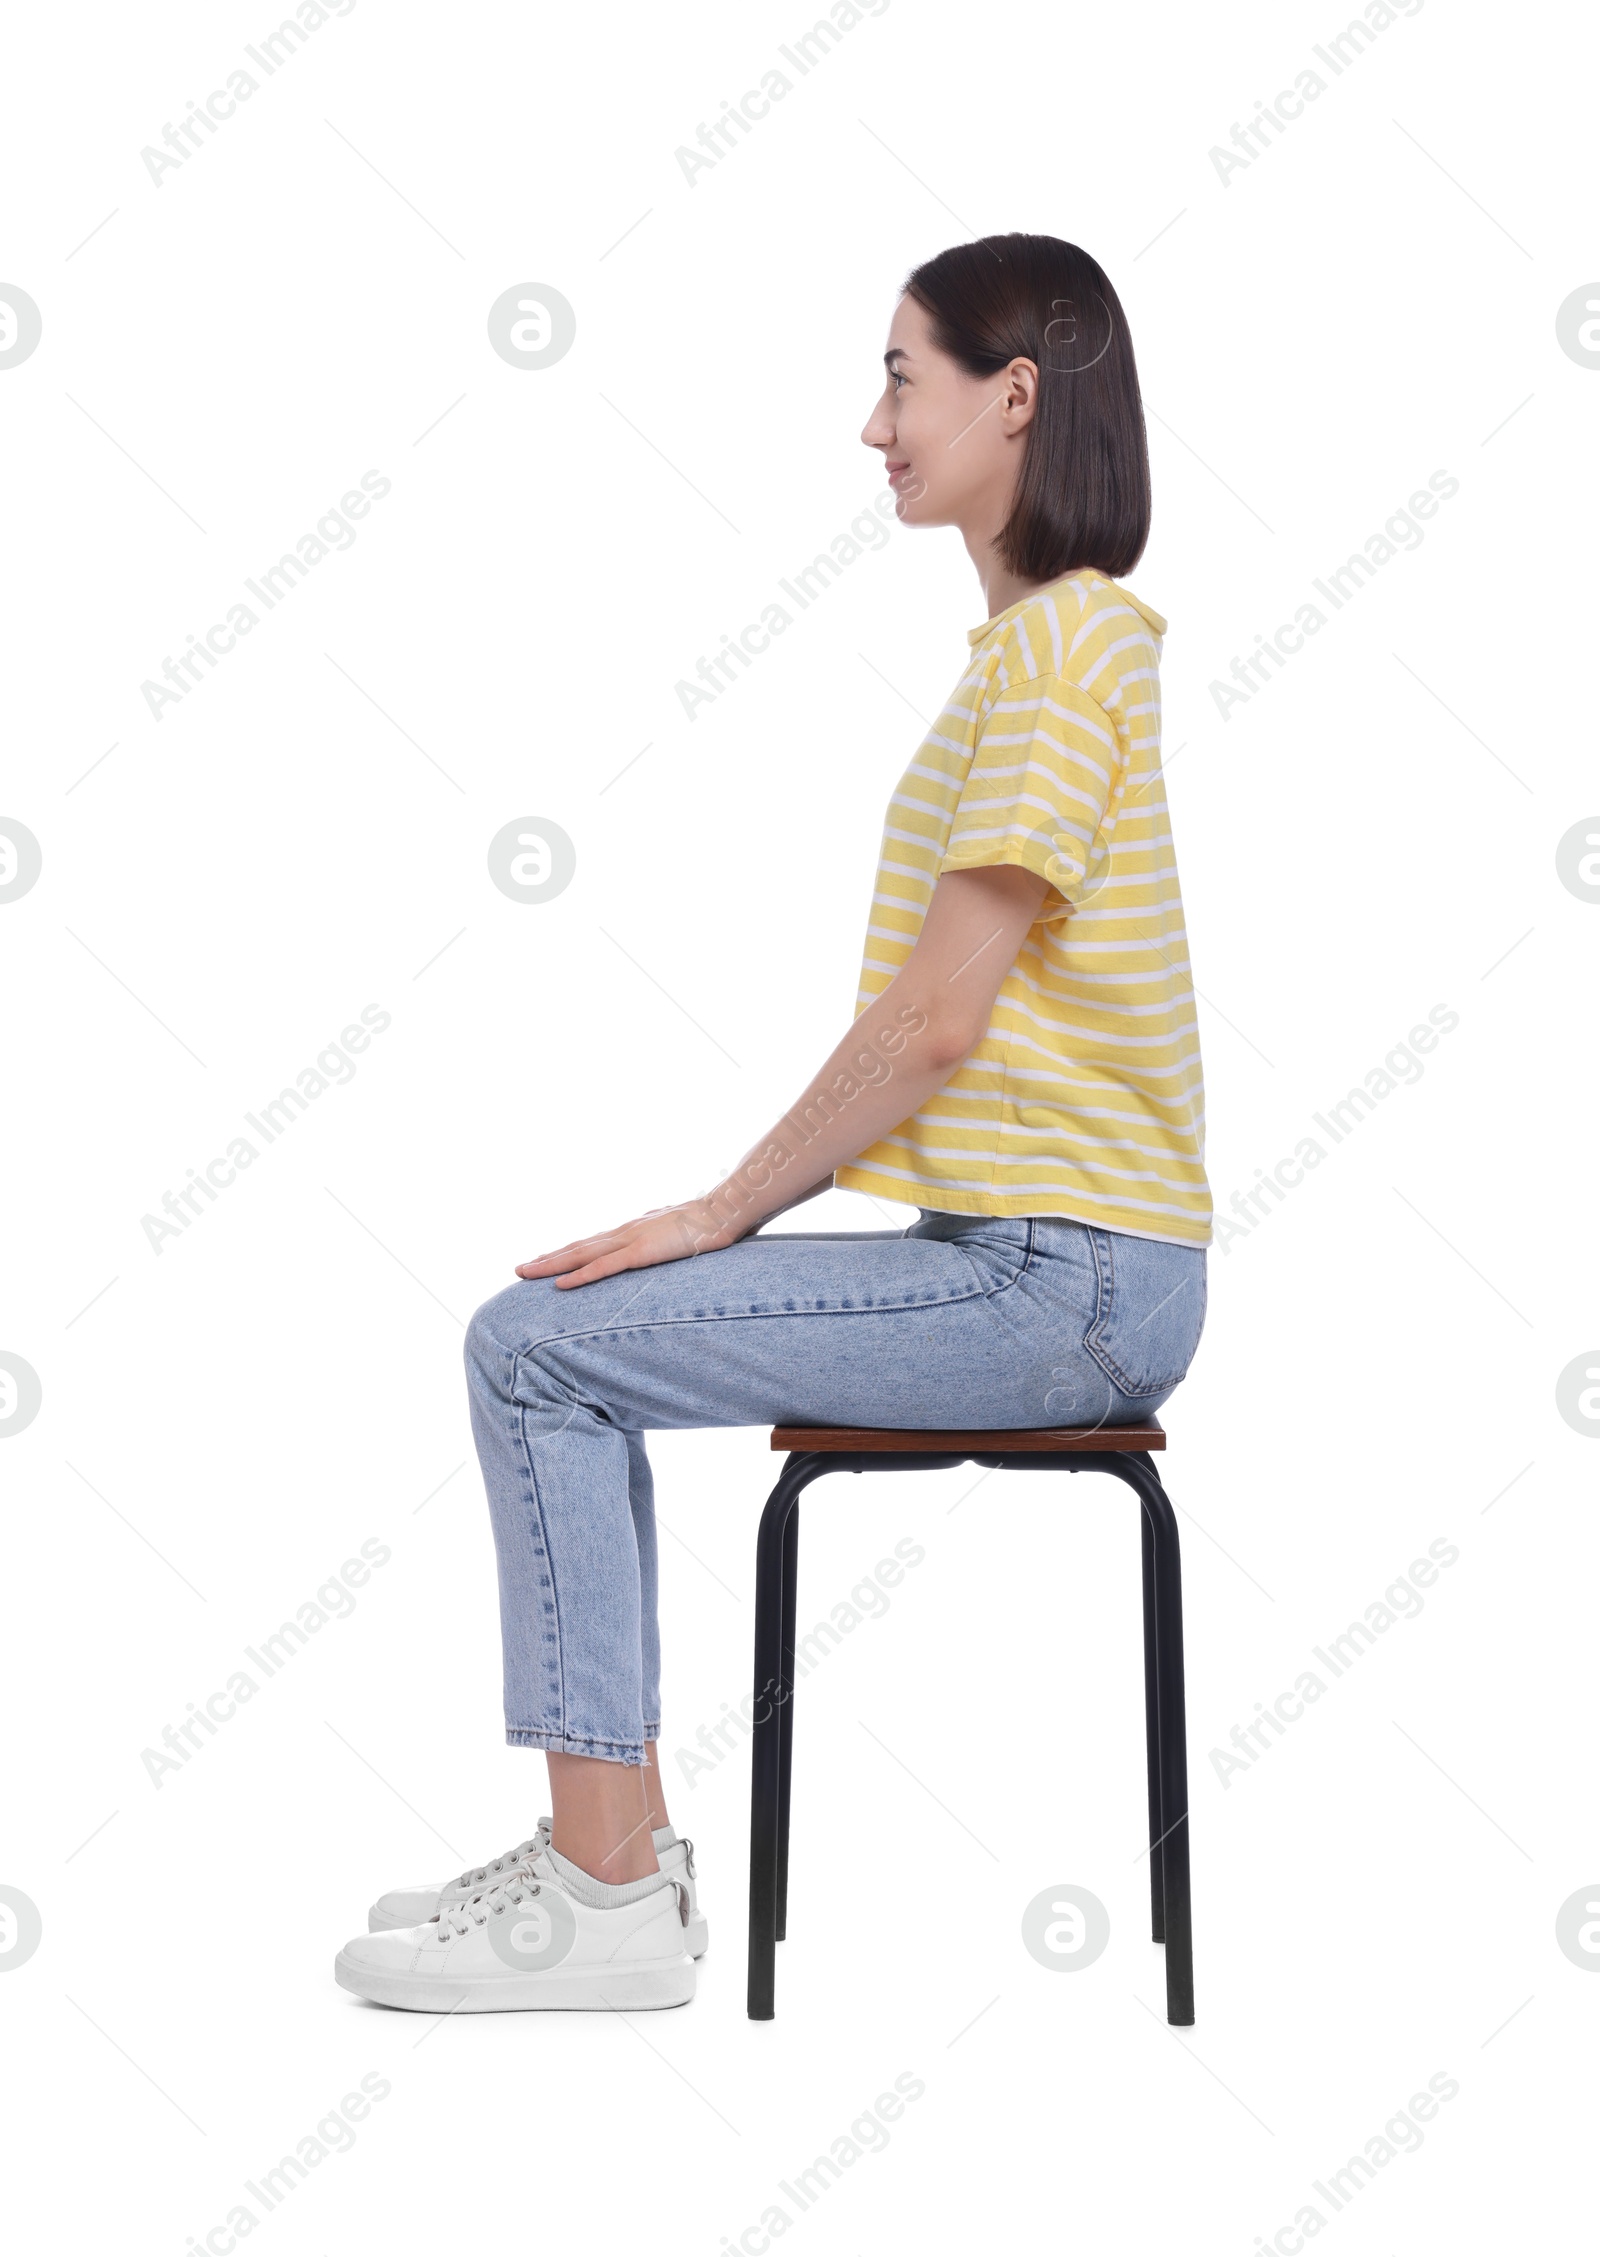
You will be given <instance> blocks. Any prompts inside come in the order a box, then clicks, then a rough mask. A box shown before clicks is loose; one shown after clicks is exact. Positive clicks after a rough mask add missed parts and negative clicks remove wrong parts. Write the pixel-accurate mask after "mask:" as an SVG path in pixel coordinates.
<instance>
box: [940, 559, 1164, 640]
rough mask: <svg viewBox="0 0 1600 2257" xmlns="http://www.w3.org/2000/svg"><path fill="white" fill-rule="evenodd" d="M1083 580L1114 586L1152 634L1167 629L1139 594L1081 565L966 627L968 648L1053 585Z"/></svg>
mask: <svg viewBox="0 0 1600 2257" xmlns="http://www.w3.org/2000/svg"><path fill="white" fill-rule="evenodd" d="M1080 579H1081V580H1086V581H1088V582H1089V584H1090V585H1091V586H1093V585H1094V583H1095V582H1096V581H1101V582H1103V583H1104V584H1105V586H1106V587H1108V588H1110V587H1115V588H1116V591H1117V593H1118V595H1119V596H1121V598H1122V600H1123V602H1124V603H1128V604H1131V605H1132V606H1133V609H1134V610H1135V611H1136V612H1137V613H1138V614H1139V617H1140V618H1141V619H1142V620H1143V621H1144V623H1145V625H1146V626H1147V627H1148V628H1149V629H1150V631H1151V633H1152V634H1155V635H1165V633H1166V631H1167V623H1166V621H1165V620H1164V619H1163V618H1162V616H1161V614H1160V612H1159V611H1152V610H1151V609H1150V606H1149V605H1148V604H1146V603H1141V602H1140V601H1139V599H1138V597H1137V596H1136V595H1134V594H1132V593H1131V592H1130V590H1128V589H1127V588H1124V587H1123V586H1122V585H1121V584H1120V583H1119V582H1117V581H1113V580H1112V579H1111V578H1110V577H1109V576H1108V575H1107V574H1106V573H1104V572H1101V571H1099V570H1097V569H1096V567H1095V566H1093V565H1080V566H1078V568H1077V569H1076V571H1073V572H1063V573H1062V574H1061V576H1060V578H1059V579H1056V580H1047V581H1046V582H1045V584H1044V586H1043V587H1042V588H1035V589H1034V591H1033V595H1031V596H1019V597H1018V598H1017V600H1016V602H1015V603H1012V604H1007V606H1006V608H1005V610H1004V611H997V612H996V613H995V615H994V617H993V618H992V619H986V620H985V621H984V623H983V625H982V626H981V627H969V628H968V629H967V644H968V647H969V649H972V650H976V649H977V647H978V645H979V643H981V642H984V641H985V640H987V638H988V637H989V636H990V635H992V634H993V633H994V631H995V629H996V628H997V627H1003V626H1004V625H1005V623H1006V621H1007V620H1008V619H1014V618H1015V617H1016V615H1017V613H1018V612H1019V611H1021V610H1022V608H1023V606H1024V605H1025V604H1030V603H1032V602H1033V601H1034V598H1035V597H1037V596H1042V595H1048V594H1049V592H1050V590H1051V589H1052V588H1059V587H1062V586H1064V585H1065V583H1066V582H1067V581H1068V580H1080Z"/></svg>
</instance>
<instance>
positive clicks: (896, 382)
mask: <svg viewBox="0 0 1600 2257" xmlns="http://www.w3.org/2000/svg"><path fill="white" fill-rule="evenodd" d="M889 381H890V383H891V384H892V385H893V386H894V388H895V390H896V391H897V392H898V391H899V389H900V387H901V385H902V384H903V383H904V382H905V378H904V377H903V376H902V375H901V373H900V371H899V369H897V368H896V369H891V370H890V372H889Z"/></svg>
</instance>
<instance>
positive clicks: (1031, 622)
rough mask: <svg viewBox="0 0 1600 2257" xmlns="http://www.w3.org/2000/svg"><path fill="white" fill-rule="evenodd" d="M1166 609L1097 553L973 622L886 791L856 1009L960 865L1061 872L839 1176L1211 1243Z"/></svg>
mask: <svg viewBox="0 0 1600 2257" xmlns="http://www.w3.org/2000/svg"><path fill="white" fill-rule="evenodd" d="M1166 631H1167V623H1166V621H1165V620H1164V619H1163V618H1162V617H1161V616H1160V614H1159V613H1157V612H1154V611H1151V610H1150V609H1149V608H1148V606H1146V605H1145V604H1142V603H1140V602H1139V600H1138V598H1137V597H1135V596H1131V595H1129V593H1128V591H1127V590H1126V589H1125V588H1121V587H1118V586H1117V584H1116V582H1115V581H1113V580H1110V579H1108V578H1107V577H1106V575H1105V574H1104V573H1103V572H1099V571H1095V570H1092V569H1083V570H1080V571H1077V572H1069V573H1067V574H1066V575H1065V577H1064V578H1062V579H1059V580H1052V581H1051V582H1050V583H1049V585H1048V586H1047V587H1044V588H1041V589H1038V590H1037V591H1036V592H1035V593H1034V594H1033V595H1031V596H1025V597H1023V599H1022V600H1021V602H1019V603H1014V604H1012V605H1011V606H1010V607H1009V609H1007V610H1005V611H1002V612H999V613H997V614H996V616H995V617H994V618H993V619H988V620H985V622H984V624H983V625H982V626H981V627H974V628H972V629H971V630H970V632H969V633H968V637H967V640H968V643H969V645H970V646H971V653H972V655H971V660H970V662H969V664H968V666H967V670H966V672H965V673H964V674H963V675H962V677H961V679H960V681H959V682H958V683H957V684H956V686H955V689H954V690H953V691H952V693H951V696H950V699H949V702H948V703H947V704H946V706H945V709H944V711H943V712H942V713H941V714H940V716H939V718H938V720H937V721H936V722H935V723H934V725H933V727H932V728H931V729H930V730H929V732H928V734H927V736H926V737H925V738H924V739H923V742H922V744H921V745H920V747H919V748H918V750H917V753H916V755H915V757H914V758H913V760H912V762H911V765H910V767H909V768H908V769H907V770H906V772H905V775H904V776H903V777H902V778H901V780H900V783H899V785H898V787H897V788H896V791H895V794H894V797H893V798H892V799H891V800H890V802H889V809H888V815H887V818H886V821H885V824H884V833H883V845H882V849H881V852H880V855H879V860H878V875H877V881H876V884H875V887H874V891H873V901H872V914H871V918H870V920H869V922H868V926H867V942H866V952H865V955H864V958H863V961H862V968H861V989H860V995H859V998H858V1002H857V1006H856V1008H857V1012H858V1014H859V1013H860V1012H861V1011H862V1010H864V1009H865V1008H866V1006H867V1004H868V1003H869V1002H870V1001H871V1000H872V998H873V997H874V996H876V995H879V994H881V993H882V991H883V990H884V988H886V987H887V986H888V984H889V982H890V980H891V979H892V978H893V977H894V975H895V973H896V972H898V971H899V969H900V968H901V966H902V965H903V964H904V963H905V961H906V959H907V957H908V956H909V955H910V953H911V946H912V943H913V942H914V941H915V939H916V937H917V934H918V933H919V932H920V930H921V928H922V919H923V915H924V913H925V911H926V909H927V905H928V899H929V896H930V895H931V893H932V891H933V886H934V881H935V879H937V878H938V877H940V876H942V875H943V873H944V872H945V871H946V870H971V869H977V868H981V867H983V866H985V865H987V864H991V863H1015V864H1018V865H1020V866H1021V867H1022V868H1024V869H1027V870H1032V871H1034V872H1035V873H1036V874H1037V875H1038V876H1040V877H1042V878H1046V879H1048V880H1049V881H1050V885H1051V891H1050V892H1049V893H1047V894H1046V895H1045V898H1044V902H1043V904H1042V906H1041V908H1040V911H1039V915H1038V917H1037V919H1036V920H1035V922H1034V924H1033V925H1032V926H1031V927H1030V929H1029V932H1028V935H1027V938H1026V939H1025V940H1024V942H1023V944H1022V948H1021V950H1020V952H1019V954H1018V956H1017V960H1016V962H1015V964H1014V965H1013V966H1012V968H1011V970H1010V971H1009V972H1008V973H1007V975H1006V978H1005V980H1004V982H1003V983H1002V985H1001V988H1000V992H999V994H998V996H997V997H996V999H995V1005H994V1010H993V1013H992V1015H991V1017H990V1020H989V1025H988V1029H987V1031H986V1033H985V1034H984V1037H983V1039H982V1041H981V1042H980V1043H979V1044H978V1045H977V1047H976V1049H974V1050H973V1051H972V1052H971V1054H970V1055H969V1056H968V1057H967V1058H966V1060H965V1061H964V1062H963V1064H962V1065H961V1066H959V1067H958V1068H957V1070H956V1072H955V1073H954V1074H953V1075H952V1076H951V1078H950V1079H949V1081H948V1082H946V1083H945V1085H944V1087H943V1088H942V1089H939V1090H937V1091H935V1093H934V1095H933V1096H932V1097H930V1098H929V1099H928V1100H927V1102H926V1103H925V1104H924V1105H923V1106H922V1108H921V1110H920V1111H919V1112H917V1113H915V1114H914V1115H912V1117H911V1118H910V1119H909V1120H905V1121H902V1122H901V1123H900V1125H899V1126H898V1128H896V1129H894V1130H892V1131H891V1132H890V1133H889V1134H888V1135H887V1136H885V1137H883V1138H881V1139H880V1140H879V1142H877V1143H876V1144H873V1145H871V1146H869V1147H868V1149H867V1150H866V1151H865V1152H861V1153H858V1154H857V1156H856V1157H855V1159H853V1160H852V1161H850V1162H848V1163H847V1164H846V1165H845V1166H843V1167H841V1168H838V1169H836V1170H835V1173H834V1181H835V1182H836V1183H837V1184H839V1185H840V1186H841V1187H842V1188H843V1189H844V1190H847V1191H867V1192H873V1193H876V1194H877V1195H878V1196H879V1197H880V1198H885V1199H902V1200H907V1201H909V1202H911V1203H912V1204H913V1205H915V1206H919V1207H934V1208H940V1209H943V1210H946V1211H949V1212H953V1213H956V1214H963V1215H1067V1216H1071V1217H1074V1218H1075V1219H1076V1220H1078V1221H1080V1222H1085V1223H1094V1224H1098V1225H1099V1226H1100V1227H1101V1228H1103V1229H1106V1230H1120V1231H1127V1232H1130V1233H1132V1234H1133V1235H1134V1236H1136V1237H1140V1238H1164V1239H1170V1240H1173V1241H1175V1242H1176V1243H1177V1244H1179V1245H1184V1246H1204V1245H1207V1244H1209V1242H1210V1239H1211V1194H1210V1191H1209V1188H1208V1186H1207V1183H1206V1174H1205V1165H1204V1151H1205V1097H1204V1091H1203V1087H1202V1083H1201V1075H1200V1045H1199V1040H1198V1035H1197V1031H1196V1026H1195V1008H1194V990H1193V988H1192V986H1191V985H1190V980H1189V951H1188V944H1187V942H1186V940H1185V937H1184V929H1183V905H1182V902H1181V901H1180V899H1179V897H1178V871H1177V864H1176V862H1175V861H1174V858H1173V850H1172V832H1171V825H1170V823H1169V820H1168V815H1167V802H1166V792H1165V787H1164V783H1163V779H1162V773H1161V692H1160V687H1159V682H1158V675H1157V668H1158V664H1159V660H1160V656H1161V642H1162V638H1163V636H1164V635H1165V634H1166Z"/></svg>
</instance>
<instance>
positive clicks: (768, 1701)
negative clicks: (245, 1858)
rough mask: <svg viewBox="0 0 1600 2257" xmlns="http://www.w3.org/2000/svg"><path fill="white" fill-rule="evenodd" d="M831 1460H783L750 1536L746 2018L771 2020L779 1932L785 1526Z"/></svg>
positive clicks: (809, 1456) (788, 1671) (787, 1670)
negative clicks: (752, 1622) (752, 1640)
mask: <svg viewBox="0 0 1600 2257" xmlns="http://www.w3.org/2000/svg"><path fill="white" fill-rule="evenodd" d="M830 1470H831V1468H830V1461H829V1460H828V1459H827V1458H826V1457H824V1456H822V1455H820V1454H819V1453H816V1452H812V1451H796V1452H795V1453H794V1454H793V1455H791V1456H790V1457H788V1458H786V1459H785V1460H784V1466H783V1471H782V1473H781V1474H780V1475H779V1476H778V1481H777V1486H776V1487H775V1488H774V1490H773V1492H772V1494H771V1496H770V1497H769V1498H768V1499H767V1503H766V1509H765V1511H764V1512H763V1513H762V1515H761V1529H760V1533H759V1535H758V1536H757V1538H756V1651H755V1696H754V1700H753V1702H752V1715H751V1719H750V1726H751V1748H750V1947H749V1948H750V1958H749V1977H748V1991H747V2001H746V2003H747V2010H748V2012H749V2016H750V2019H751V2020H752V2021H753V2022H770V2021H771V2020H772V2013H773V1992H774V1983H775V1976H776V1964H775V1962H776V1958H777V1942H778V1935H779V1926H778V1903H779V1894H778V1891H779V1878H778V1876H779V1871H780V1868H781V1865H782V1862H783V1815H782V1813H783V1787H782V1780H783V1730H784V1727H783V1714H784V1710H785V1709H786V1707H787V1706H788V1690H789V1680H790V1678H791V1677H792V1675H793V1667H794V1663H793V1653H794V1632H793V1626H792V1623H791V1624H790V1625H788V1628H787V1638H788V1647H789V1658H788V1660H787V1662H786V1661H785V1654H784V1646H785V1636H786V1624H785V1613H784V1603H783V1586H784V1555H785V1551H786V1549H787V1529H788V1524H789V1520H790V1516H791V1515H792V1513H793V1511H794V1508H795V1503H796V1500H797V1499H798V1498H799V1495H800V1492H801V1490H802V1489H804V1487H805V1486H806V1483H807V1482H808V1481H812V1480H814V1479H815V1478H816V1476H817V1475H818V1474H819V1473H826V1472H828V1471H830Z"/></svg>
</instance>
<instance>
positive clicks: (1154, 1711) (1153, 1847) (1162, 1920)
mask: <svg viewBox="0 0 1600 2257" xmlns="http://www.w3.org/2000/svg"><path fill="white" fill-rule="evenodd" d="M1142 1503H1143V1501H1142V1500H1141V1510H1140V1513H1139V1552H1140V1559H1141V1566H1142V1569H1143V1583H1144V1764H1145V1783H1146V1787H1147V1790H1148V1794H1149V1805H1150V1934H1151V1936H1152V1938H1153V1939H1154V1941H1155V1942H1156V1943H1158V1944H1159V1943H1164V1942H1165V1941H1166V1934H1167V1922H1166V1905H1165V1901H1164V1898H1163V1893H1162V1886H1161V1701H1160V1696H1159V1693H1158V1691H1157V1686H1156V1550H1155V1537H1154V1534H1153V1533H1152V1531H1151V1527H1150V1516H1149V1514H1148V1513H1146V1512H1145V1511H1144V1510H1143V1509H1142Z"/></svg>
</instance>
